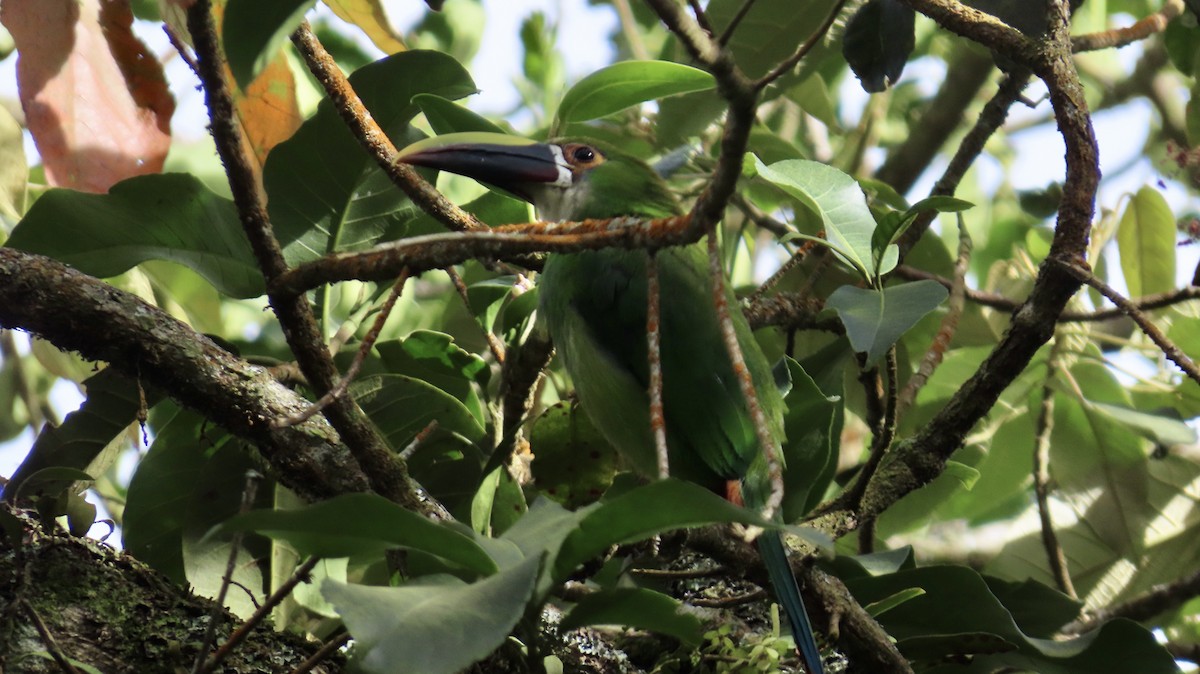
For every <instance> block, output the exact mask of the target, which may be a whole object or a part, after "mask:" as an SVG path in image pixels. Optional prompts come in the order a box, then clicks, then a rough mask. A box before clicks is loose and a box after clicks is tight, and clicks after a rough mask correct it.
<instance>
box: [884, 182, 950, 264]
mask: <svg viewBox="0 0 1200 674" xmlns="http://www.w3.org/2000/svg"><path fill="white" fill-rule="evenodd" d="M972 206H974V204H972V203H971V202H969V201H964V200H962V199H955V198H954V197H946V196H934V197H928V198H926V199H922V200H920V201H918V202H917V203H915V204H913V205H912V206H911V207H909V208H908V209H907V210H905V211H904V212H903V213H899V212H895V211H892V212H889V213H886V214H884V216H883V217H882V218H880V219H879V224H878V225H877V226H876V228H875V233H874V234H872V235H871V255H872V258H873V259H874V260H875V266H876V268H877V269H878V270H879V272H878V273H879V274H886V273H888V272H889V271H891V270H892V269H893V268H894V267H895V266H896V260H895V259H889V258H891V257H893V252H892V251H894V250H895V249H894V248H892V244H894V243H896V242H898V241H899V240H900V237H902V236H904V233H905V232H907V231H908V228H909V227H911V226H912V224H913V223H914V222H916V219H917V215H918V214H919V213H921V211H940V212H942V213H957V212H960V211H965V210H967V209H968V208H971V207H972ZM885 260H886V263H885Z"/></svg>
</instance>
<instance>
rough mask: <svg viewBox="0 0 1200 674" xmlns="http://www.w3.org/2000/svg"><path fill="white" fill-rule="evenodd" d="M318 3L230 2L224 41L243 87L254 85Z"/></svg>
mask: <svg viewBox="0 0 1200 674" xmlns="http://www.w3.org/2000/svg"><path fill="white" fill-rule="evenodd" d="M315 4H317V3H316V0H229V4H227V5H226V6H225V17H224V19H223V25H222V27H221V33H222V36H221V38H222V39H221V42H222V44H223V46H224V47H225V58H226V59H227V60H228V61H229V69H230V71H232V72H233V79H234V80H235V81H236V82H237V84H238V86H239V87H241V88H242V89H245V88H247V87H248V86H250V83H251V82H253V81H254V78H255V77H257V76H258V74H259V73H260V72H262V70H263V68H265V67H266V65H267V63H269V62H270V61H271V59H273V58H275V55H276V54H277V53H278V52H279V50H280V49H281V48H282V47H283V45H285V44H287V41H288V37H289V36H290V35H291V34H292V33H293V32H295V30H296V29H297V28H299V27H300V23H301V22H303V21H304V13H305V12H307V11H308V10H310V9H312V8H313V5H315Z"/></svg>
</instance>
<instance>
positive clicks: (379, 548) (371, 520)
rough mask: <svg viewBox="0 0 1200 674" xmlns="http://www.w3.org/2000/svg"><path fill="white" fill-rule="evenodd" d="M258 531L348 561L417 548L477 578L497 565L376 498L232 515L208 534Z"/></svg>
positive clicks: (303, 550)
mask: <svg viewBox="0 0 1200 674" xmlns="http://www.w3.org/2000/svg"><path fill="white" fill-rule="evenodd" d="M235 531H257V532H258V533H261V534H263V535H264V536H268V537H270V538H274V539H283V540H286V541H288V542H289V543H291V544H292V546H294V547H295V548H296V550H297V551H299V552H300V554H302V555H313V556H316V557H349V556H351V555H360V554H378V553H382V552H383V551H385V550H389V549H393V548H408V549H412V550H421V551H423V552H427V553H429V554H431V555H437V556H438V557H441V558H443V559H446V560H448V561H451V562H454V563H456V564H459V565H461V566H463V567H465V568H467V569H470V570H472V571H475V572H477V573H479V574H483V575H486V574H490V573H493V572H495V571H496V569H497V567H496V563H495V562H493V561H492V559H491V558H490V557H488V555H487V553H486V552H484V551H483V549H482V548H480V547H479V546H478V545H477V544H476V543H475V541H474V540H472V539H471V537H470V536H467V535H465V534H463V533H462V532H461V531H459V530H457V529H454V528H451V527H448V526H446V525H444V524H440V523H438V522H434V521H433V520H430V519H428V518H426V517H424V516H423V515H420V514H417V513H414V512H412V511H409V510H405V509H404V508H402V507H400V506H398V505H396V504H395V503H392V502H391V501H388V500H387V499H385V498H383V497H382V496H379V495H378V494H371V493H362V494H343V495H341V496H336V497H334V498H331V499H329V500H327V501H321V502H320V503H314V504H313V505H310V506H306V507H303V508H297V509H295V510H256V511H253V512H248V513H245V514H242V515H237V516H236V517H233V518H231V519H230V520H228V521H226V522H225V523H223V524H222V525H221V526H219V527H217V528H216V529H215V530H214V531H213V533H212V536H223V535H226V534H230V533H233V532H235Z"/></svg>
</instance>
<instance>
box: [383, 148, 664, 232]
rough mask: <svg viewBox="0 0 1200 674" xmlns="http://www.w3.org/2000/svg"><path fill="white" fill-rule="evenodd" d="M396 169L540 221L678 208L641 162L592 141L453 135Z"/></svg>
mask: <svg viewBox="0 0 1200 674" xmlns="http://www.w3.org/2000/svg"><path fill="white" fill-rule="evenodd" d="M399 160H400V161H402V162H404V163H407V164H413V165H415V166H425V167H428V168H434V169H438V170H441V171H449V172H451V173H457V174H459V175H464V176H467V177H468V178H474V179H475V180H478V181H480V182H483V183H487V184H489V185H493V186H495V187H499V188H500V189H502V190H505V191H506V192H509V193H511V194H514V195H516V196H518V197H520V198H522V199H524V200H525V201H528V202H530V203H531V204H533V205H534V207H535V208H536V209H537V211H538V215H539V217H541V218H544V219H546V220H582V219H585V218H612V217H620V216H626V215H633V216H640V217H666V216H669V215H675V214H677V213H678V212H679V204H678V202H677V201H676V199H675V197H674V196H673V195H672V194H671V192H670V191H669V190H668V189H667V186H666V184H665V183H664V182H663V180H662V178H660V177H659V175H658V174H657V173H655V172H654V169H652V168H651V167H650V166H648V165H647V164H646V163H645V162H643V161H641V160H639V159H637V158H636V157H632V156H630V155H627V154H625V153H623V152H620V151H619V150H617V149H615V148H612V147H610V146H608V145H605V144H602V143H598V142H596V141H592V140H588V139H582V138H578V139H577V138H569V139H558V140H552V141H550V142H547V143H535V142H533V141H529V140H525V139H521V138H517V137H515V136H506V135H502V134H493V133H453V134H445V135H441V136H436V137H434V138H428V139H426V140H423V141H420V142H417V143H414V144H412V145H410V146H408V147H407V148H405V149H404V150H402V151H401V152H400V158H399Z"/></svg>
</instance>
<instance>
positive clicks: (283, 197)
mask: <svg viewBox="0 0 1200 674" xmlns="http://www.w3.org/2000/svg"><path fill="white" fill-rule="evenodd" d="M350 84H351V85H353V86H354V90H355V92H357V93H358V95H359V97H360V98H361V99H362V101H363V104H364V105H366V107H367V109H368V110H369V111H370V113H371V116H372V117H373V118H374V119H375V121H376V122H378V123H379V126H380V127H381V128H382V129H383V130H384V132H385V133H387V134H388V136H389V137H390V138H391V139H392V140H393V142H395V143H396V145H397V146H404V145H406V144H408V143H410V142H412V141H414V140H416V139H417V138H418V137H420V134H419V133H418V132H416V131H415V130H413V129H412V128H411V127H410V126H409V122H410V121H411V120H412V118H413V117H414V116H415V115H416V114H417V113H418V112H420V108H418V107H417V105H416V104H415V103H413V102H412V98H413V96H415V95H417V94H422V93H430V94H436V95H438V96H441V97H443V98H447V99H455V98H462V97H463V96H467V95H469V94H471V93H474V92H475V91H476V88H475V83H474V82H472V81H471V77H470V75H468V74H467V71H466V70H465V69H464V68H463V67H462V66H461V65H459V63H458V62H457V61H455V60H454V59H452V58H450V57H449V56H447V55H445V54H441V53H438V52H427V51H407V52H402V53H399V54H395V55H393V56H389V57H387V58H384V59H381V60H379V61H376V62H374V63H370V64H368V65H366V66H363V67H362V68H359V69H358V70H356V71H355V72H354V73H353V74H351V75H350ZM427 175H430V176H432V175H433V174H432V173H428V174H427ZM263 185H264V187H265V188H266V190H267V194H268V195H269V196H270V199H269V201H268V211H269V212H270V215H271V221H272V223H273V224H274V225H275V235H276V236H277V237H278V238H279V242H280V245H282V246H283V249H284V256H285V257H286V258H287V260H288V263H289V264H293V265H294V264H298V263H300V262H306V261H309V260H312V259H315V258H317V257H320V256H321V255H324V254H326V253H330V252H334V251H344V250H362V249H365V248H369V247H370V246H372V245H374V244H375V243H377V242H379V241H380V240H382V239H384V238H385V237H390V238H397V237H399V236H402V235H403V234H404V229H405V228H406V227H407V223H408V222H409V221H411V220H412V219H413V218H414V217H417V213H419V210H418V209H416V208H415V207H414V206H413V205H412V203H411V202H410V201H409V200H408V197H406V196H405V195H404V193H403V192H401V191H400V190H398V189H397V188H396V186H395V185H393V184H392V182H391V180H390V179H388V177H387V176H386V175H385V174H384V173H383V171H382V170H381V169H380V168H379V167H378V166H377V165H376V164H375V160H374V159H373V158H372V157H371V156H369V155H368V154H367V152H366V151H365V150H364V149H363V148H362V146H361V145H360V144H359V142H358V140H356V139H355V138H354V136H353V135H352V134H351V133H350V131H349V130H348V129H347V128H346V124H345V122H343V121H342V119H341V117H339V116H338V113H337V111H335V110H334V108H333V106H332V105H331V104H330V103H329V101H328V99H325V100H322V101H321V103H320V105H319V106H318V107H317V112H316V114H315V115H313V116H312V117H311V118H309V119H308V120H307V121H305V122H304V124H303V125H301V127H300V129H299V130H297V131H296V133H295V134H294V135H293V136H292V137H291V138H289V139H288V140H286V141H284V142H282V143H280V144H279V145H277V146H276V147H275V148H274V149H273V150H271V154H270V156H269V157H268V158H267V162H266V165H265V166H264V167H263Z"/></svg>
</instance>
